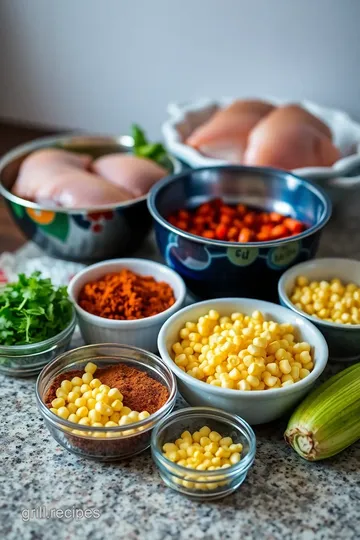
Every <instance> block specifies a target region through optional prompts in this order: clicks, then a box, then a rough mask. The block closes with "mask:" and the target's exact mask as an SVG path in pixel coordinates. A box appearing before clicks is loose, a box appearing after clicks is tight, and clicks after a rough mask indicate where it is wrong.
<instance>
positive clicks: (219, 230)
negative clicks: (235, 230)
mask: <svg viewBox="0 0 360 540" xmlns="http://www.w3.org/2000/svg"><path fill="white" fill-rule="evenodd" d="M227 232H228V227H226V225H223V224H221V223H220V225H218V226H217V227H216V230H215V236H216V238H217V239H218V240H225V238H226V235H227Z"/></svg>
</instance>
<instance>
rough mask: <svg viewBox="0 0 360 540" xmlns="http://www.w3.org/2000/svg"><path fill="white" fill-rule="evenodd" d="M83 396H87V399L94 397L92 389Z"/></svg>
mask: <svg viewBox="0 0 360 540" xmlns="http://www.w3.org/2000/svg"><path fill="white" fill-rule="evenodd" d="M82 397H83V398H85V399H86V400H88V399H91V398H92V390H88V391H87V392H84V393H83V395H82Z"/></svg>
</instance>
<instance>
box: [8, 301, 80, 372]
mask: <svg viewBox="0 0 360 540" xmlns="http://www.w3.org/2000/svg"><path fill="white" fill-rule="evenodd" d="M75 326H76V315H75V310H74V312H73V316H72V319H71V321H70V323H69V325H68V326H67V327H66V328H65V329H64V330H63V331H62V332H60V334H57V335H56V336H54V337H52V338H49V339H46V340H45V341H40V342H39V343H32V344H31V345H19V346H16V345H11V346H9V347H5V346H2V345H0V373H2V374H3V375H8V376H10V377H32V376H33V375H37V374H38V373H40V371H41V370H42V369H43V367H44V366H45V365H46V364H48V363H49V362H51V361H52V360H53V359H54V358H56V357H57V356H58V355H59V354H61V353H63V352H64V351H66V350H67V349H68V347H69V345H70V341H71V338H72V335H73V333H74V330H75Z"/></svg>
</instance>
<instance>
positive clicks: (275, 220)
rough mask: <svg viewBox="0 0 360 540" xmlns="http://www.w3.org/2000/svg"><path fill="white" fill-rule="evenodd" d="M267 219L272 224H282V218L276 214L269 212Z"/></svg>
mask: <svg viewBox="0 0 360 540" xmlns="http://www.w3.org/2000/svg"><path fill="white" fill-rule="evenodd" d="M269 218H270V221H271V222H272V223H282V221H283V219H284V216H282V215H281V214H278V213H277V212H270V214H269Z"/></svg>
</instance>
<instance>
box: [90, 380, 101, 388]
mask: <svg viewBox="0 0 360 540" xmlns="http://www.w3.org/2000/svg"><path fill="white" fill-rule="evenodd" d="M89 386H90V388H92V389H94V388H99V387H100V386H101V381H100V380H99V379H93V380H92V381H90V383H89Z"/></svg>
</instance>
